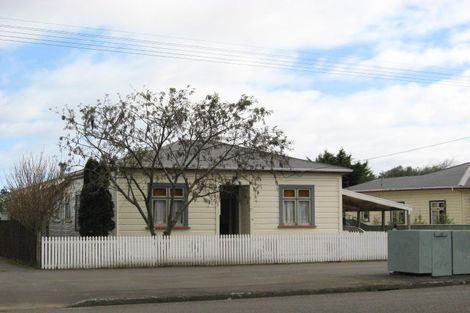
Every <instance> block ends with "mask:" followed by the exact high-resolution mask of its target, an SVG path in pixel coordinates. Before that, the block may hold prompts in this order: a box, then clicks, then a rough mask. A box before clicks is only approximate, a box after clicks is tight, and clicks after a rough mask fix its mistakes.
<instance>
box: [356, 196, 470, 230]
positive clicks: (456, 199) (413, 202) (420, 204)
mask: <svg viewBox="0 0 470 313" xmlns="http://www.w3.org/2000/svg"><path fill="white" fill-rule="evenodd" d="M363 193H364V194H368V195H371V196H375V197H379V198H384V199H389V200H393V201H404V202H405V204H407V205H409V206H411V207H412V208H413V211H412V213H411V223H412V224H414V223H415V221H416V220H417V219H418V218H419V216H420V215H421V218H422V220H423V221H424V223H425V224H429V201H433V200H445V201H446V211H447V215H448V216H449V217H450V218H451V219H453V221H454V223H455V224H467V223H469V222H470V204H469V203H468V200H467V202H465V201H463V199H462V196H463V194H467V195H468V196H463V198H465V197H466V198H467V199H468V198H469V197H470V192H469V191H462V190H461V189H453V190H452V189H435V190H403V191H376V192H363ZM380 214H381V213H379V212H371V214H370V223H373V221H374V220H375V221H376V222H377V221H378V222H379V223H380V221H381V215H380ZM385 222H386V224H389V223H390V213H389V212H386V213H385Z"/></svg>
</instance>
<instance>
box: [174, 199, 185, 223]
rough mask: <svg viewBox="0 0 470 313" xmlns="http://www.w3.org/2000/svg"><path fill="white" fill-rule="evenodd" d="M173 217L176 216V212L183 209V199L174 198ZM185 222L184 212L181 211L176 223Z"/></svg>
mask: <svg viewBox="0 0 470 313" xmlns="http://www.w3.org/2000/svg"><path fill="white" fill-rule="evenodd" d="M173 208H174V210H173V218H175V216H176V213H177V212H178V211H180V210H182V209H183V201H181V200H174V201H173ZM183 223H184V212H181V213H180V217H179V218H178V221H176V224H177V225H183Z"/></svg>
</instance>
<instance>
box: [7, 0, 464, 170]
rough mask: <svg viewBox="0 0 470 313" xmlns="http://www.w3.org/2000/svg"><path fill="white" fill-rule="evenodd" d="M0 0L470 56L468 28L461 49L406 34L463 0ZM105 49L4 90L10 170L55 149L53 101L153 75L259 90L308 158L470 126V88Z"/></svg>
mask: <svg viewBox="0 0 470 313" xmlns="http://www.w3.org/2000/svg"><path fill="white" fill-rule="evenodd" d="M0 6H1V7H2V8H1V9H2V12H6V13H4V14H3V15H8V16H12V17H19V18H26V19H32V20H41V21H46V22H53V23H67V24H76V25H89V26H93V27H96V26H102V27H105V28H118V29H126V30H131V31H138V32H147V33H164V34H169V35H172V36H182V37H185V38H196V39H203V40H209V41H218V42H225V43H239V44H243V45H254V46H268V47H272V48H275V49H283V48H287V49H299V48H308V47H318V48H331V47H341V46H343V45H347V44H350V43H353V44H360V43H364V42H368V43H373V44H374V45H375V47H376V48H375V49H376V50H375V52H376V54H374V55H373V57H372V58H371V59H370V60H368V61H367V62H366V63H364V64H368V65H373V66H377V65H382V66H388V65H390V63H393V62H396V63H411V64H412V65H413V67H412V68H424V67H427V66H441V65H446V64H452V65H462V64H467V63H468V62H469V61H470V60H469V57H468V56H469V55H470V51H469V47H470V45H469V44H468V42H466V41H465V40H466V39H465V38H466V37H465V33H464V32H465V31H464V30H463V31H457V30H456V31H455V32H454V33H453V36H454V37H455V38H454V40H455V41H456V42H459V44H458V45H457V44H456V45H455V46H454V47H450V48H445V47H439V46H433V45H432V44H421V43H416V44H415V45H412V46H405V45H404V44H403V42H405V41H404V40H403V38H404V37H406V38H407V39H408V40H409V39H410V37H411V38H412V37H414V36H416V37H420V36H426V35H429V34H430V33H432V32H434V31H436V30H442V29H445V28H450V27H453V26H455V25H461V24H463V23H465V22H467V21H468V20H470V6H469V5H467V4H465V3H463V2H460V1H451V0H449V1H441V2H435V1H411V2H410V1H392V0H390V1H365V0H363V1H333V2H328V4H327V3H326V2H324V1H314V2H312V1H296V2H294V3H292V2H291V3H288V4H287V2H272V1H256V2H254V1H245V2H228V1H212V2H209V1H207V2H194V3H189V2H187V3H183V2H171V3H170V2H144V1H135V2H133V3H132V4H131V3H125V4H124V3H120V5H116V2H115V1H112V2H111V1H99V2H96V3H95V4H94V5H93V9H90V7H89V6H84V5H83V3H82V2H78V1H75V2H72V1H70V2H68V5H67V6H65V5H64V4H63V2H62V1H58V0H57V1H48V2H38V1H31V2H27V3H25V2H10V3H5V2H4V3H2V4H1V5H0ZM50 27H52V25H50ZM459 34H462V35H460V39H459ZM172 40H174V38H173V39H172ZM185 42H188V41H187V40H185ZM206 44H209V43H206ZM224 46H225V47H232V48H233V47H234V46H231V45H224ZM253 49H254V48H253ZM94 56H95V55H94V54H93V53H82V52H76V51H75V52H73V53H71V54H70V55H69V56H67V57H66V58H64V59H61V60H57V62H58V64H59V65H58V66H57V68H55V69H52V70H50V69H49V70H44V69H43V70H38V71H31V73H30V84H29V85H28V86H27V87H25V88H23V89H21V90H16V91H10V92H6V91H3V92H2V91H1V90H0V125H1V126H0V140H5V141H9V140H17V143H16V144H15V145H13V146H12V147H10V148H2V150H0V169H2V168H3V169H4V168H6V167H8V166H9V165H10V163H11V161H12V160H13V159H14V158H15V157H17V156H18V155H20V154H22V153H25V152H29V151H36V152H40V151H41V150H44V148H46V149H49V150H48V151H55V150H56V146H55V145H56V143H57V138H58V137H59V136H60V134H61V128H62V125H61V121H60V120H59V119H58V117H57V116H55V115H54V114H53V113H51V112H50V111H49V110H48V109H49V108H51V107H55V106H62V105H64V104H70V105H75V104H79V103H82V102H83V103H90V102H94V101H95V100H96V99H98V98H101V97H103V95H104V94H105V93H110V94H114V93H116V92H121V93H123V94H126V93H128V92H131V91H132V90H134V89H140V88H141V87H142V86H146V87H148V88H151V89H154V90H165V89H166V88H168V87H177V88H182V87H184V86H186V85H187V84H190V85H192V86H193V87H195V88H196V89H197V90H198V95H199V96H202V95H204V94H206V93H212V92H219V93H220V95H221V97H222V98H224V99H229V100H236V98H237V97H239V96H240V95H241V94H250V95H253V96H255V97H256V98H257V99H258V100H259V102H260V103H261V104H263V105H265V106H267V107H268V108H270V109H272V110H274V114H273V116H272V117H271V118H270V121H271V123H272V124H277V125H279V126H280V127H281V128H282V129H284V130H286V132H287V134H288V135H289V137H291V138H292V139H294V140H295V151H294V152H293V153H294V155H296V156H299V157H305V156H309V157H315V156H316V155H317V154H318V153H320V152H322V151H323V150H324V149H328V150H330V151H336V150H337V149H339V148H340V147H344V148H345V149H346V150H347V151H349V152H351V153H352V154H353V156H354V157H356V158H366V157H372V156H376V155H381V154H387V153H393V152H397V151H401V150H406V149H410V148H413V147H417V146H424V145H428V144H433V143H436V142H440V141H446V140H450V139H454V138H459V137H463V136H465V135H470V126H469V123H468V122H467V121H468V120H469V119H470V106H468V105H467V103H468V101H467V99H469V96H470V88H463V87H462V88H461V87H455V86H446V85H444V84H442V83H440V84H439V83H436V84H433V85H429V86H424V87H423V86H419V85H416V84H404V85H388V86H387V87H384V88H382V89H364V90H363V91H355V92H353V93H350V94H346V95H334V94H325V93H322V92H320V91H318V90H315V88H312V87H309V86H311V83H312V78H308V77H307V76H306V75H303V76H299V75H297V74H296V73H293V72H284V71H276V70H269V69H260V68H254V67H243V66H235V65H224V64H212V63H203V62H190V61H177V60H166V59H158V58H151V57H138V56H117V55H114V56H112V57H110V56H109V55H106V58H105V59H102V58H101V57H100V58H95V57H94ZM359 58H360V59H362V57H359ZM97 59H98V60H100V61H97ZM392 66H393V65H392ZM0 75H1V74H0ZM0 79H2V78H1V76H0ZM5 79H6V78H5ZM331 84H338V81H333V80H332V81H331ZM333 86H335V85H333ZM337 86H338V87H337V88H341V85H339V84H338V85H337ZM31 142H33V143H31ZM469 148H470V142H469V141H468V140H467V141H461V142H456V143H452V144H448V145H443V146H439V147H436V148H433V149H427V150H420V151H416V152H413V153H408V154H403V155H397V156H394V157H393V158H384V159H377V160H374V161H371V164H372V166H373V167H374V169H376V170H377V171H378V170H385V169H387V168H389V167H392V166H395V165H398V164H403V165H421V166H422V165H425V164H429V163H432V162H438V161H442V160H444V159H454V160H455V161H456V162H464V161H468V160H469V159H470V155H469V154H468V153H466V152H465V151H470V149H469Z"/></svg>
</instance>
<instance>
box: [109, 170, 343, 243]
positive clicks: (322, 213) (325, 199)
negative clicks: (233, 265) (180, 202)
mask: <svg viewBox="0 0 470 313" xmlns="http://www.w3.org/2000/svg"><path fill="white" fill-rule="evenodd" d="M260 177H261V183H259V186H258V187H259V188H258V190H257V192H256V191H255V190H254V189H253V187H250V188H251V190H250V193H249V194H250V202H249V205H250V218H249V223H250V227H249V229H250V230H251V231H250V232H251V233H252V234H269V233H271V234H275V233H282V234H287V233H307V232H316V231H329V232H337V231H339V230H341V225H342V213H341V212H342V201H341V175H340V174H329V173H285V174H282V173H277V174H276V177H274V176H273V175H272V174H271V173H261V174H260ZM140 183H141V185H143V186H145V180H144V179H143V178H142V179H141V180H140ZM121 185H122V186H125V182H124V181H121ZM242 185H243V182H242ZM278 185H314V186H315V194H314V196H315V225H316V228H299V229H297V228H294V229H279V228H278V226H279V188H278ZM124 190H127V187H126V188H125V189H124ZM141 201H142V204H143V200H142V199H141ZM219 203H220V201H219V199H218V197H215V198H214V199H212V200H211V201H210V202H209V203H207V202H206V201H204V200H202V199H198V200H197V201H195V202H193V203H192V204H191V205H190V206H189V208H188V226H189V227H190V229H187V230H174V232H173V234H175V235H179V234H201V235H207V234H217V233H218V232H219V225H218V224H219V214H220V208H219ZM116 206H117V208H118V210H117V211H118V212H117V216H116V219H117V234H118V235H146V234H149V232H148V230H147V228H146V225H145V223H144V221H143V219H142V217H141V215H140V213H139V212H138V211H137V209H136V208H135V207H134V206H133V205H132V204H131V203H129V202H128V201H127V200H126V199H125V198H124V196H123V195H122V194H120V193H119V192H118V193H117V194H116ZM143 207H144V205H143ZM242 218H243V217H242ZM161 232H162V231H161V230H159V231H158V232H157V233H161Z"/></svg>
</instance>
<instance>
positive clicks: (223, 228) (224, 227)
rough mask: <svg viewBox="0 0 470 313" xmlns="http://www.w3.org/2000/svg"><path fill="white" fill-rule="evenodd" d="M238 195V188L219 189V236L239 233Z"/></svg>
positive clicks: (223, 187)
mask: <svg viewBox="0 0 470 313" xmlns="http://www.w3.org/2000/svg"><path fill="white" fill-rule="evenodd" d="M239 193H240V188H239V187H238V186H222V187H220V234H221V235H234V234H238V233H239V219H240V218H239V217H240V215H239V206H238V203H239Z"/></svg>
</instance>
